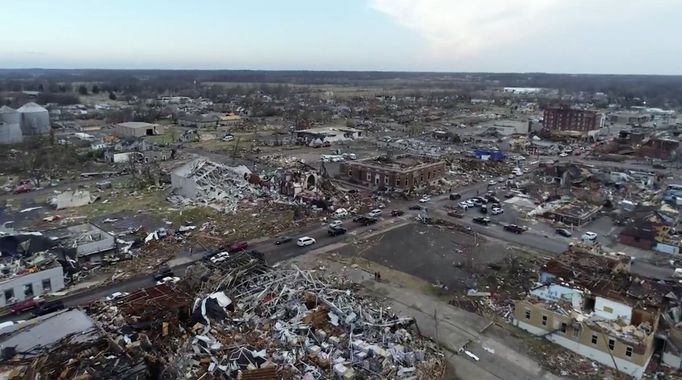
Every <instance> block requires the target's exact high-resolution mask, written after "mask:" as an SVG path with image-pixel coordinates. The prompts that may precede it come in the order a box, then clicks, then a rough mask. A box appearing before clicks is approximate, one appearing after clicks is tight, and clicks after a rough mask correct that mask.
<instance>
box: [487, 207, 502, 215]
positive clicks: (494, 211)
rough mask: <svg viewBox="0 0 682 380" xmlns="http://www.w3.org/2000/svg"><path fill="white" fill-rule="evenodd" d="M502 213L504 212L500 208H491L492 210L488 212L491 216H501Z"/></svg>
mask: <svg viewBox="0 0 682 380" xmlns="http://www.w3.org/2000/svg"><path fill="white" fill-rule="evenodd" d="M503 212H504V209H503V208H501V207H493V208H492V209H491V210H490V213H491V214H493V215H500V214H502V213H503Z"/></svg>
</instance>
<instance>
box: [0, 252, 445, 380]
mask: <svg viewBox="0 0 682 380" xmlns="http://www.w3.org/2000/svg"><path fill="white" fill-rule="evenodd" d="M85 311H86V312H87V315H86V314H85V313H84V312H83V311H81V310H77V309H70V310H68V311H64V312H60V313H55V314H52V315H51V316H50V317H49V318H48V317H46V318H47V319H46V321H44V322H43V323H50V325H45V326H43V323H37V324H31V325H30V326H28V327H26V328H25V329H23V330H25V331H24V332H18V333H17V334H16V335H15V337H14V338H13V339H15V340H16V339H20V340H17V342H21V344H20V345H19V348H22V347H23V346H22V344H23V345H26V346H27V347H29V346H33V345H36V344H38V343H32V341H31V339H32V337H33V335H32V334H38V333H42V332H43V331H47V329H52V328H53V327H51V326H52V325H58V324H61V323H65V324H67V325H68V323H67V322H65V321H67V320H70V319H74V318H77V320H79V321H81V323H82V325H83V328H82V329H80V330H78V329H75V328H72V329H71V330H73V331H76V330H78V331H80V335H77V334H72V333H71V330H68V331H65V332H60V331H55V332H54V334H47V335H45V336H44V337H43V338H41V339H43V340H44V342H42V341H41V342H42V343H39V344H40V345H41V347H40V348H39V349H35V350H32V351H30V352H29V351H27V350H24V349H23V348H22V352H19V351H17V352H7V353H5V352H3V355H5V356H4V357H5V361H4V362H2V364H0V375H7V378H60V379H108V378H125V379H143V378H157V379H179V378H186V379H201V378H207V379H305V380H316V379H331V378H337V379H354V378H355V379H401V378H406V379H407V378H409V379H441V378H443V376H444V372H445V359H444V356H443V354H442V353H441V352H440V351H439V348H438V346H437V345H436V344H435V343H433V342H431V341H430V340H427V339H425V338H423V337H421V336H420V335H419V333H418V330H417V327H416V323H415V321H414V320H413V319H411V318H403V317H400V316H397V315H395V314H394V313H393V312H392V311H391V309H390V307H385V306H383V305H382V304H381V303H378V302H376V301H374V300H373V299H369V298H363V297H361V296H359V295H358V294H356V288H355V284H353V283H351V282H348V281H346V280H345V279H344V278H341V277H330V276H326V277H325V276H323V275H321V274H319V273H317V272H315V271H303V270H300V269H298V268H296V267H291V268H287V269H280V268H272V267H268V266H266V265H265V263H264V258H263V256H262V254H259V253H258V252H254V251H252V252H241V253H237V254H234V255H230V256H229V257H228V258H227V259H226V260H224V261H222V262H220V263H211V262H208V261H207V262H206V263H204V264H195V265H193V266H190V267H189V268H188V269H187V271H186V272H185V273H184V274H183V279H182V280H180V281H179V282H172V283H166V284H161V285H157V286H154V287H151V288H146V289H141V290H139V291H136V292H134V293H132V294H127V293H126V294H118V295H117V296H114V295H112V296H110V297H107V299H106V300H102V301H98V302H95V303H93V304H90V305H89V306H88V307H87V309H86V310H85ZM41 326H42V327H41ZM57 330H58V329H57ZM10 372H11V373H10Z"/></svg>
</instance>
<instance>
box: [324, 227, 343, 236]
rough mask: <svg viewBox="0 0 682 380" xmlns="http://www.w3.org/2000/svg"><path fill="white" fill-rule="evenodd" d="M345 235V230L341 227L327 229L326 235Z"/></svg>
mask: <svg viewBox="0 0 682 380" xmlns="http://www.w3.org/2000/svg"><path fill="white" fill-rule="evenodd" d="M345 233H346V229H345V228H343V226H337V227H331V226H330V227H329V228H328V229H327V234H329V236H338V235H343V234H345Z"/></svg>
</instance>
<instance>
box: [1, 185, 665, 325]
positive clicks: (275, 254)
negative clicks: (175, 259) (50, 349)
mask: <svg viewBox="0 0 682 380" xmlns="http://www.w3.org/2000/svg"><path fill="white" fill-rule="evenodd" d="M487 187H488V186H487V184H485V183H478V184H473V185H469V186H465V187H462V188H459V189H457V190H454V192H457V193H459V194H460V195H461V196H462V199H467V198H470V197H473V196H475V195H477V194H479V193H480V194H483V193H485V191H486V190H487ZM457 202H458V201H451V200H449V199H448V194H444V195H441V196H437V197H433V198H432V199H431V201H430V202H427V203H425V204H423V206H424V207H426V208H427V209H428V210H429V211H428V212H429V214H431V215H433V216H438V217H444V218H448V219H449V220H450V221H452V222H454V223H459V224H462V225H466V226H469V227H471V229H472V230H474V231H475V232H477V233H479V234H481V235H483V236H489V237H492V238H495V239H499V240H502V241H506V242H508V243H511V244H514V245H518V246H519V247H524V246H525V247H529V248H532V249H535V250H538V251H543V252H546V253H549V254H561V253H562V252H564V251H565V250H566V249H567V247H568V244H569V243H570V241H571V240H570V239H567V238H563V237H560V236H557V235H554V236H549V235H547V236H545V235H542V234H537V233H533V232H526V233H523V234H520V235H517V234H514V233H511V232H507V231H504V230H503V229H502V225H500V224H491V225H489V226H481V225H478V224H475V223H473V222H472V217H474V216H478V215H479V214H478V213H477V212H476V211H475V210H471V211H469V212H468V213H467V214H466V215H465V217H464V218H453V217H449V216H447V212H446V209H445V206H446V205H448V204H456V203H457ZM414 204H416V202H415V201H410V202H407V201H394V202H392V203H391V204H390V205H388V206H387V208H386V210H385V211H384V212H385V213H386V214H388V213H390V210H391V209H402V210H405V211H406V212H405V215H403V216H401V217H397V218H394V217H391V216H390V215H383V216H382V217H381V220H380V221H379V223H377V224H375V225H371V226H361V225H359V224H357V223H353V222H352V221H350V220H347V221H346V222H345V223H344V225H345V227H346V228H347V229H348V232H347V234H346V235H342V236H337V237H329V236H328V235H327V228H326V226H325V225H320V226H316V227H312V228H309V229H306V230H305V231H300V232H299V233H294V234H292V235H291V236H292V237H293V239H292V241H290V242H287V243H284V244H282V245H279V246H277V245H274V240H275V237H272V239H269V240H266V241H262V242H259V243H256V244H254V245H253V246H250V247H249V249H254V250H258V251H261V252H263V253H265V257H266V261H267V262H268V263H269V264H271V265H272V264H275V263H277V262H281V261H284V260H287V259H291V258H293V257H296V256H299V255H303V254H305V253H306V252H309V251H310V250H314V249H318V248H321V247H324V246H327V245H330V244H333V243H338V242H342V241H346V240H347V239H348V237H349V236H362V235H363V234H367V233H370V232H375V231H379V230H382V229H384V228H386V227H388V226H391V225H394V224H395V223H396V222H406V221H408V220H414V218H415V216H416V215H417V214H418V213H420V211H412V210H407V208H408V207H409V206H410V205H414ZM301 236H310V237H312V238H314V239H316V243H315V244H313V245H311V246H307V247H298V246H297V245H296V242H295V239H297V238H298V237H301ZM201 258H202V255H201V254H195V255H193V257H192V259H191V260H190V261H189V262H187V263H184V264H182V265H178V266H174V267H172V269H173V271H174V272H175V273H176V274H179V275H182V273H183V272H184V270H185V268H187V267H188V266H189V265H192V263H193V261H196V260H201ZM631 271H632V273H633V274H636V275H640V276H645V277H652V278H660V279H669V278H671V276H672V272H673V270H672V269H671V268H664V267H661V266H659V265H656V264H650V263H646V262H639V261H635V262H633V264H632V268H631ZM152 285H154V280H153V278H152V275H140V276H136V277H133V278H130V279H127V280H125V281H122V282H120V283H117V284H115V285H110V286H106V287H99V288H94V289H90V290H86V291H83V292H79V293H76V294H72V295H67V296H64V297H63V298H62V299H63V300H64V303H65V305H66V306H76V305H82V304H86V303H89V302H92V301H94V300H97V299H101V298H104V297H106V296H107V295H110V294H111V293H114V292H122V291H127V292H132V291H135V290H138V289H141V288H145V287H149V286H152ZM27 317H29V316H28V315H27V314H24V315H19V316H10V318H5V319H4V320H8V319H14V320H16V319H25V318H27Z"/></svg>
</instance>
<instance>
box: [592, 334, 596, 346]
mask: <svg viewBox="0 0 682 380" xmlns="http://www.w3.org/2000/svg"><path fill="white" fill-rule="evenodd" d="M592 344H597V336H596V335H594V334H592Z"/></svg>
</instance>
